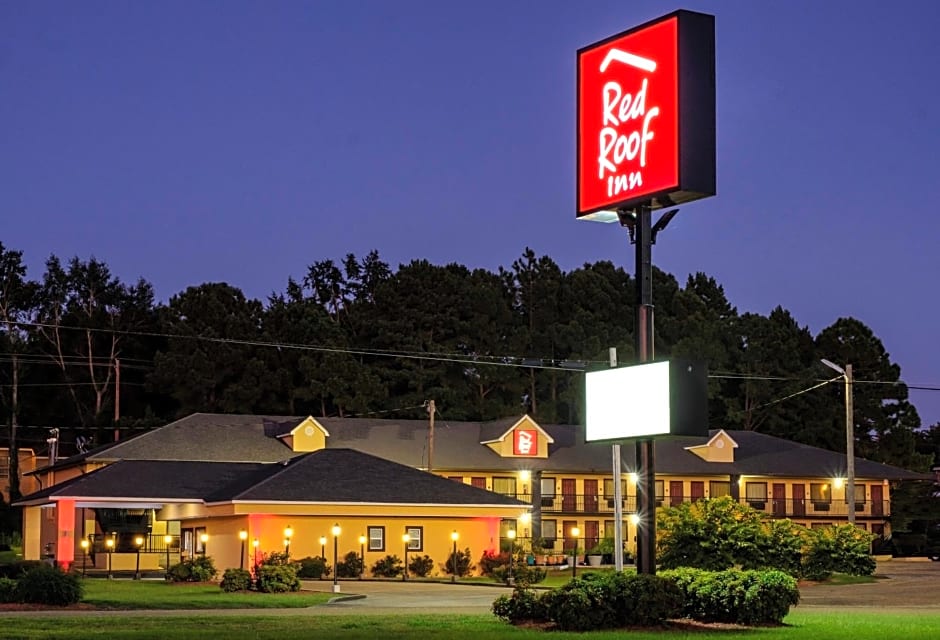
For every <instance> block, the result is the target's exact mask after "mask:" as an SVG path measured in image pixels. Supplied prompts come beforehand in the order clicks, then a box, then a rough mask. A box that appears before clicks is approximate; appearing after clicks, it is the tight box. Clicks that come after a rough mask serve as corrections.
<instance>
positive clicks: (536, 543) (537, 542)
mask: <svg viewBox="0 0 940 640" xmlns="http://www.w3.org/2000/svg"><path fill="white" fill-rule="evenodd" d="M547 546H548V545H547V543H546V540H545V538H533V539H532V555H533V557H534V558H535V564H540V565H546V564H548V554H547V549H546V547H547Z"/></svg>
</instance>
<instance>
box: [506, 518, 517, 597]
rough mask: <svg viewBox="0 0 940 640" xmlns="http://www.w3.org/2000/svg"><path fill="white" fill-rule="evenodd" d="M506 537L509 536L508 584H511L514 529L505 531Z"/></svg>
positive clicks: (514, 544)
mask: <svg viewBox="0 0 940 640" xmlns="http://www.w3.org/2000/svg"><path fill="white" fill-rule="evenodd" d="M506 537H507V538H509V585H510V586H512V561H513V556H514V555H515V552H516V530H515V529H510V530H509V531H507V532H506Z"/></svg>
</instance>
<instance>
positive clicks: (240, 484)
mask: <svg viewBox="0 0 940 640" xmlns="http://www.w3.org/2000/svg"><path fill="white" fill-rule="evenodd" d="M54 497H63V498H77V499H105V498H110V499H117V500H120V499H129V500H135V499H136V500H153V501H161V500H163V501H175V500H190V501H205V502H208V503H211V502H228V501H231V500H239V501H245V502H250V501H256V500H259V501H273V502H285V503H298V502H326V503H331V502H354V503H361V504H437V505H452V506H454V505H463V506H470V505H488V506H506V507H514V506H518V507H526V506H528V505H526V504H525V503H523V502H520V501H518V500H516V499H514V498H509V497H506V496H502V495H499V494H495V493H492V492H490V491H486V490H484V489H477V488H476V487H471V486H470V485H466V484H461V483H458V482H454V481H452V480H447V479H446V478H442V477H440V476H436V475H434V474H431V473H427V472H425V471H419V470H417V469H414V468H412V467H409V466H405V465H401V464H398V463H395V462H390V461H388V460H384V459H382V458H377V457H375V456H370V455H368V454H365V453H362V452H359V451H353V450H351V449H323V450H321V451H315V452H313V453H308V454H304V455H300V456H298V457H296V458H295V459H293V460H291V461H289V462H284V463H231V462H198V461H170V460H122V461H118V462H115V463H113V464H110V465H108V466H106V467H103V468H101V469H98V470H96V471H93V472H91V473H88V474H85V475H83V476H79V477H77V478H73V479H71V480H68V481H66V482H63V483H61V484H58V485H55V486H53V487H51V488H49V489H44V490H43V491H39V492H36V493H33V494H31V495H28V496H24V497H23V498H22V500H20V501H19V502H18V504H20V503H24V504H25V503H33V504H35V503H36V502H37V501H41V500H45V499H49V498H54Z"/></svg>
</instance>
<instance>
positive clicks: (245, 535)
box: [238, 529, 248, 571]
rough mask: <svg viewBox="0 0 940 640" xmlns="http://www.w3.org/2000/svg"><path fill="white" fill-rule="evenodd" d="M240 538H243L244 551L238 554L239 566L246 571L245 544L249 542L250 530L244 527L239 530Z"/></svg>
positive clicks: (242, 546) (242, 547)
mask: <svg viewBox="0 0 940 640" xmlns="http://www.w3.org/2000/svg"><path fill="white" fill-rule="evenodd" d="M238 539H239V540H241V542H242V545H241V549H242V552H241V555H240V556H238V568H239V569H241V570H242V571H244V570H245V545H246V544H247V542H248V532H247V531H245V530H244V529H242V530H241V531H239V532H238Z"/></svg>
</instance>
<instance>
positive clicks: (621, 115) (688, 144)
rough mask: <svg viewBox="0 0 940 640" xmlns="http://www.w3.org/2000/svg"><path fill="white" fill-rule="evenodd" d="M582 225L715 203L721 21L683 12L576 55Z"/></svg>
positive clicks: (648, 23)
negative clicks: (646, 208) (643, 207)
mask: <svg viewBox="0 0 940 640" xmlns="http://www.w3.org/2000/svg"><path fill="white" fill-rule="evenodd" d="M577 164H578V169H577V174H578V175H577V179H578V217H579V218H585V219H597V220H605V221H607V220H609V221H613V220H616V216H611V215H610V214H608V213H607V212H609V211H612V210H617V209H629V208H633V207H635V206H637V205H640V204H644V203H649V204H650V205H651V206H652V207H653V208H659V207H663V206H671V205H673V204H679V203H682V202H688V201H690V200H696V199H698V198H704V197H707V196H711V195H714V194H715V19H714V17H713V16H710V15H706V14H703V13H695V12H692V11H676V12H675V13H671V14H669V15H667V16H663V17H662V18H658V19H656V20H653V21H651V22H647V23H646V24H643V25H640V26H639V27H636V28H634V29H630V30H629V31H624V32H623V33H620V34H618V35H615V36H612V37H610V38H607V39H606V40H602V41H601V42H597V43H595V44H592V45H589V46H587V47H584V48H583V49H580V50H579V51H578V162H577Z"/></svg>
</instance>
